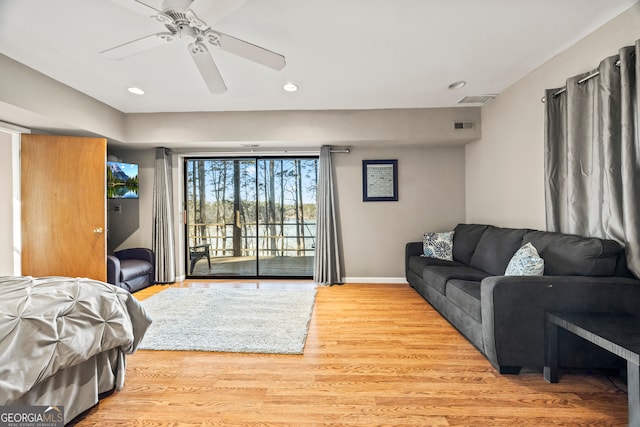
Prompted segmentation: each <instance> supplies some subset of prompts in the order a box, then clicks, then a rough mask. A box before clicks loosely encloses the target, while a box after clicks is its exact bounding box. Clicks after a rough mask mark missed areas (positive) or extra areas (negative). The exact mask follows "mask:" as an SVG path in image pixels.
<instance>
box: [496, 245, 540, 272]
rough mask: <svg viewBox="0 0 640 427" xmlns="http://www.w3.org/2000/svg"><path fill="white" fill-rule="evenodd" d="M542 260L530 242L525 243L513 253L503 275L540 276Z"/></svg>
mask: <svg viewBox="0 0 640 427" xmlns="http://www.w3.org/2000/svg"><path fill="white" fill-rule="evenodd" d="M543 274H544V260H543V259H542V258H540V255H538V251H537V250H536V248H535V246H533V245H532V244H531V243H527V244H526V245H524V246H523V247H521V248H520V249H518V250H517V251H516V253H515V254H513V257H511V261H509V264H508V265H507V269H506V270H505V272H504V275H505V276H542V275H543Z"/></svg>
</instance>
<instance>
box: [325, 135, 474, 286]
mask: <svg viewBox="0 0 640 427" xmlns="http://www.w3.org/2000/svg"><path fill="white" fill-rule="evenodd" d="M333 159H334V163H333V164H334V169H335V184H336V187H337V190H336V191H337V196H338V197H337V200H338V209H339V216H340V219H339V226H340V230H341V234H342V242H343V255H344V263H345V266H344V272H343V275H344V277H345V278H346V281H348V282H362V281H366V282H372V281H373V282H375V281H378V280H379V281H381V282H386V283H388V282H390V281H398V282H403V281H404V247H405V244H406V243H407V242H409V241H419V240H422V233H423V232H425V231H447V230H451V229H452V228H453V226H455V225H456V224H457V223H458V222H464V211H465V208H464V148H463V147H451V148H427V147H404V148H383V149H373V148H355V149H353V150H352V151H351V153H350V154H335V155H334V157H333ZM364 159H366V160H374V159H378V160H384V159H397V160H398V196H399V197H398V201H397V202H363V201H362V160H364Z"/></svg>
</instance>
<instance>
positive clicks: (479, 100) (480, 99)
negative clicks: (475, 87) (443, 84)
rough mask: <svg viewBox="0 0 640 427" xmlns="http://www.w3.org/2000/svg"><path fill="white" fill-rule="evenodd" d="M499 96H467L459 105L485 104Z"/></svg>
mask: <svg viewBox="0 0 640 427" xmlns="http://www.w3.org/2000/svg"><path fill="white" fill-rule="evenodd" d="M496 96H498V95H495V94H489V95H476V96H465V97H464V98H462V99H461V100H460V101H458V104H484V103H485V102H487V101H488V100H490V99H493V98H495V97H496Z"/></svg>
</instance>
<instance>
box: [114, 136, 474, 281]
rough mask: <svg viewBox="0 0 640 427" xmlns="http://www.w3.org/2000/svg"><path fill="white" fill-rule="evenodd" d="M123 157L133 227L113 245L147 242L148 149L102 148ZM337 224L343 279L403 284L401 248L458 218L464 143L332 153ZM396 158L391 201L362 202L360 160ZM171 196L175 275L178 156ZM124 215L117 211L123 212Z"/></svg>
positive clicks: (149, 216) (181, 267) (149, 233)
mask: <svg viewBox="0 0 640 427" xmlns="http://www.w3.org/2000/svg"><path fill="white" fill-rule="evenodd" d="M110 153H115V154H116V155H117V156H118V157H120V158H122V160H123V161H125V162H132V163H139V164H140V172H139V173H140V199H139V201H138V202H137V203H139V210H140V222H139V228H138V229H137V230H136V231H135V232H133V233H132V234H131V236H130V237H129V238H128V239H127V240H126V241H125V242H124V243H122V244H121V245H120V247H121V248H125V247H135V246H147V247H148V246H149V245H151V238H152V237H151V236H152V232H153V230H152V217H153V215H152V203H153V195H152V191H153V163H154V162H153V159H154V157H155V153H154V151H153V150H151V149H146V150H139V151H128V150H125V151H123V150H119V151H113V150H110ZM333 159H334V172H335V183H336V192H337V200H338V209H339V216H340V220H339V226H340V231H341V234H342V241H343V251H344V252H343V254H344V264H345V270H344V272H343V275H344V277H345V279H346V280H347V281H350V282H363V281H366V282H376V281H380V282H386V283H388V282H403V281H404V246H405V244H406V243H407V242H408V241H417V240H421V238H422V233H423V232H424V231H446V230H450V229H451V228H452V227H453V226H455V224H457V223H458V222H464V215H465V213H464V212H465V208H464V147H462V146H456V147H410V146H406V147H398V148H393V149H392V148H353V149H351V152H350V153H349V154H334V155H333ZM364 159H367V160H370V159H397V160H398V183H399V190H398V192H399V200H398V202H363V201H362V160H364ZM173 161H174V165H173V166H174V197H175V202H176V211H175V214H176V218H175V220H176V221H175V222H176V236H177V237H176V238H177V239H178V240H179V241H178V242H177V245H178V248H179V250H178V254H179V256H178V266H177V271H178V275H179V276H183V275H184V265H183V264H184V257H183V256H182V254H181V253H180V252H181V251H182V246H181V245H180V240H181V238H182V235H183V232H184V230H183V226H182V224H181V222H180V218H181V216H180V215H181V209H182V208H181V206H182V175H181V167H180V165H181V161H182V160H181V158H180V157H179V156H174V160H173ZM123 216H124V215H123Z"/></svg>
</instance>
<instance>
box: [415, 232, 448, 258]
mask: <svg viewBox="0 0 640 427" xmlns="http://www.w3.org/2000/svg"><path fill="white" fill-rule="evenodd" d="M453 233H454V232H453V231H447V232H444V233H424V235H423V238H422V254H423V255H424V256H425V257H427V258H437V259H443V260H446V261H453V252H452V250H453Z"/></svg>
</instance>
